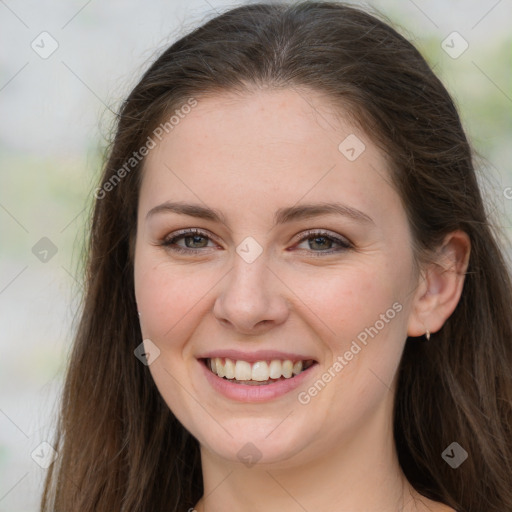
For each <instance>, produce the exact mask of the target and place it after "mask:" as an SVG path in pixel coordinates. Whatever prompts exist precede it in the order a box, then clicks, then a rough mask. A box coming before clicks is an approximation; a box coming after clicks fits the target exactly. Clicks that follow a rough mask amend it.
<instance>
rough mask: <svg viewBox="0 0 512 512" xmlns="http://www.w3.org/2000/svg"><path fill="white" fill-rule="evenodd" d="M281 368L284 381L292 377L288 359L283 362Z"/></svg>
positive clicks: (291, 365)
mask: <svg viewBox="0 0 512 512" xmlns="http://www.w3.org/2000/svg"><path fill="white" fill-rule="evenodd" d="M282 366H283V377H284V378H285V379H289V378H290V377H291V376H292V372H293V363H292V362H291V361H290V360H289V359H287V360H286V361H283V363H282Z"/></svg>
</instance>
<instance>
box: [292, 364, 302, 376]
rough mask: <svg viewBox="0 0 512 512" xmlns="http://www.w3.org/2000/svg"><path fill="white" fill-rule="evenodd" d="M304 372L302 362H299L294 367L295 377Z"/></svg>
mask: <svg viewBox="0 0 512 512" xmlns="http://www.w3.org/2000/svg"><path fill="white" fill-rule="evenodd" d="M301 371H302V361H297V362H296V363H295V364H294V365H293V375H297V374H299V373H300V372H301Z"/></svg>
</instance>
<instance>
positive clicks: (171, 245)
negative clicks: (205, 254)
mask: <svg viewBox="0 0 512 512" xmlns="http://www.w3.org/2000/svg"><path fill="white" fill-rule="evenodd" d="M194 235H200V236H202V237H204V238H207V239H209V240H211V239H212V238H211V237H210V236H209V235H208V234H207V233H206V232H205V231H202V230H200V229H197V228H193V229H187V230H183V231H180V232H178V233H175V234H173V236H172V237H171V238H166V239H164V240H163V241H162V243H161V245H162V246H164V247H165V248H167V249H168V250H170V251H174V252H177V253H181V254H194V253H197V251H200V250H202V249H206V248H205V247H201V248H197V249H190V248H185V247H181V246H179V245H175V242H176V241H177V240H179V239H181V238H190V237H191V236H194ZM312 238H326V239H327V240H331V241H333V242H335V243H337V244H339V245H340V246H341V247H340V248H338V249H336V250H329V251H312V253H311V254H313V255H315V257H316V256H319V257H322V256H326V255H331V254H336V253H340V252H343V251H347V250H349V249H352V248H353V245H352V244H351V243H350V242H349V241H348V240H346V239H343V238H340V237H337V236H333V235H332V234H330V233H329V232H327V231H323V230H314V229H313V230H309V231H306V232H305V233H304V235H303V236H302V238H300V239H299V240H298V241H297V243H298V244H299V243H302V242H304V241H306V240H309V239H312ZM299 250H307V249H299Z"/></svg>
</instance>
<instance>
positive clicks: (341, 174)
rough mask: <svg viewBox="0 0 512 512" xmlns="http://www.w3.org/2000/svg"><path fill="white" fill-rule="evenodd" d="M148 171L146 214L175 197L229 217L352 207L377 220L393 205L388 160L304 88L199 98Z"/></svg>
mask: <svg viewBox="0 0 512 512" xmlns="http://www.w3.org/2000/svg"><path fill="white" fill-rule="evenodd" d="M143 172H144V177H143V182H142V189H141V197H140V200H141V207H142V209H144V208H146V210H147V209H149V208H151V207H152V206H154V205H155V204H156V203H157V202H158V201H160V202H163V201H167V200H170V199H177V198H180V199H181V198H185V199H190V200H192V199H193V200H195V202H198V199H199V200H201V201H203V202H205V203H208V204H209V205H210V206H212V207H215V208H219V209H220V210H224V209H228V210H229V208H232V209H233V211H232V213H234V212H235V211H236V210H238V211H241V210H248V209H251V208H252V209H253V211H261V210H262V209H263V208H265V206H268V207H269V208H270V207H272V208H274V207H275V208H279V207H281V206H289V205H290V204H294V203H296V202H298V201H301V200H307V202H311V201H313V200H322V201H329V200H332V201H344V200H346V201H347V202H351V203H352V204H353V205H354V206H355V207H357V208H361V209H365V208H366V209H369V211H372V212H373V214H374V215H379V213H380V210H381V208H379V204H380V205H384V204H385V203H386V202H388V203H389V202H391V203H393V202H395V203H396V199H397V196H396V193H395V192H394V190H393V189H392V188H391V187H390V186H389V177H388V171H387V161H386V158H385V156H384V155H383V154H382V152H381V151H380V150H379V149H378V148H377V147H376V146H375V145H374V144H373V142H372V141H371V140H370V139H369V137H368V136H367V135H366V134H365V133H364V132H362V130H361V129H360V128H358V127H356V126H355V125H354V124H353V123H350V121H349V117H348V116H346V115H343V112H340V110H337V109H334V107H333V106H332V103H331V102H329V101H328V100H327V99H326V98H325V97H324V96H322V95H321V94H319V93H316V92H313V91H305V90H295V89H281V90H270V89H267V90H258V91H254V92H249V93H246V94H236V93H223V94H218V95H214V96H209V97H204V98H198V99H197V105H196V106H195V107H194V108H192V109H190V111H189V112H188V113H187V114H185V115H183V116H182V117H181V118H180V120H179V122H178V123H177V124H175V125H174V126H173V128H172V130H170V131H169V133H167V134H164V135H163V137H162V140H161V141H160V142H158V143H157V145H156V147H155V148H154V149H153V150H151V151H150V153H149V154H148V156H147V157H146V161H145V165H144V171H143ZM170 196H172V197H170ZM184 196H185V197H184ZM376 197H378V198H379V201H377V202H376V201H375V198H376ZM283 202H284V203H286V204H282V203H283ZM254 209H255V210H254Z"/></svg>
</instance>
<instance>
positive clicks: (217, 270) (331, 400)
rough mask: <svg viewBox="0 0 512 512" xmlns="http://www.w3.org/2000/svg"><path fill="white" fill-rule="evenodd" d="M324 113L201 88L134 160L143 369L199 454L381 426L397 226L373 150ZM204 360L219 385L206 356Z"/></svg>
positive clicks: (289, 99)
mask: <svg viewBox="0 0 512 512" xmlns="http://www.w3.org/2000/svg"><path fill="white" fill-rule="evenodd" d="M187 110H188V109H187ZM332 112H333V111H332V108H331V107H330V105H329V103H327V100H326V99H325V98H323V97H322V96H320V95H319V94H318V93H313V92H311V91H309V92H305V91H302V92H300V93H299V92H297V91H295V90H292V89H286V90H280V91H276V90H269V89H267V90H261V91H258V92H254V93H247V94H245V95H235V94H227V93H226V94H223V95H218V96H216V97H210V98H205V99H200V100H198V102H197V105H196V106H195V107H194V108H191V109H190V112H189V113H188V114H186V115H182V116H181V117H180V120H179V123H177V124H176V125H174V127H173V129H172V130H170V131H169V133H167V134H165V132H164V136H163V137H162V140H161V142H159V143H158V144H157V146H156V147H155V148H154V149H152V150H151V151H150V152H149V154H148V156H147V158H146V162H145V168H144V177H143V182H142V187H141V191H140V201H139V209H138V225H137V239H136V247H135V293H136V299H137V304H138V309H139V311H140V315H141V316H140V320H141V330H142V335H143V338H144V339H145V340H146V341H145V346H146V348H147V349H148V351H149V353H150V354H151V356H150V361H151V360H152V359H153V361H152V362H151V364H150V365H149V369H150V371H151V375H152V376H153V378H154V381H155V383H156V385H157V387H158V389H159V391H160V393H161V394H162V396H163V398H164V400H165V401H166V403H167V404H168V406H169V408H170V409H171V410H172V411H173V413H174V414H175V415H176V417H177V418H178V419H179V420H180V422H181V423H182V424H183V425H184V426H185V428H186V429H187V430H189V431H190V432H191V433H192V434H193V435H194V436H195V437H196V438H197V439H198V440H199V442H200V443H201V446H202V449H203V450H206V451H207V452H208V453H209V454H210V455H211V456H213V457H221V458H223V459H230V460H233V461H235V462H236V461H239V462H244V463H249V464H250V463H252V462H248V461H253V462H259V463H262V464H264V463H273V464H274V466H273V467H277V465H279V466H282V467H286V466H287V465H290V464H297V463H300V462H306V461H309V462H311V461H312V460H313V459H314V458H315V457H320V456H332V454H333V450H334V449H337V447H340V448H341V447H342V446H345V448H346V447H347V445H348V443H349V442H352V441H354V440H355V439H358V438H361V436H365V438H366V439H367V440H369V441H368V442H367V443H366V448H365V449H373V448H372V446H371V443H372V442H375V443H379V442H380V440H381V439H382V435H383V433H385V435H386V436H389V435H390V432H391V431H390V426H391V417H392V405H393V392H394V386H395V376H396V371H397V367H398V364H399V360H400V356H401V353H402V350H403V346H404V343H405V339H406V336H407V329H408V321H409V317H410V315H411V311H412V300H413V297H414V291H415V288H416V286H417V282H418V277H417V275H416V273H415V272H414V268H413V259H412V249H411V235H410V231H409V228H408V223H407V217H406V214H405V212H404V209H403V207H402V204H401V201H400V199H399V196H398V195H397V193H396V192H395V191H394V189H393V188H392V187H391V186H390V184H389V182H390V180H389V170H388V168H387V163H386V160H385V158H384V156H383V154H382V153H381V152H380V151H379V150H378V149H377V148H376V146H375V145H374V144H373V143H372V141H371V140H370V139H369V138H368V136H367V135H366V134H365V133H364V132H362V131H361V130H360V129H358V128H356V127H355V126H353V125H352V124H350V123H349V122H348V121H347V120H346V118H345V117H343V116H337V117H335V116H334V114H333V113H332ZM340 118H341V119H340ZM344 119H345V120H344ZM171 203H180V204H181V205H194V207H195V208H192V207H191V208H189V210H188V214H185V213H183V210H182V213H179V212H177V211H175V210H176V209H175V208H173V207H172V205H171ZM328 203H336V205H337V209H335V208H334V207H331V209H330V210H329V211H327V209H324V206H325V205H326V204H328ZM162 205H163V206H162ZM207 211H210V214H209V215H208V216H206V215H199V213H200V212H203V213H204V212H207ZM211 212H215V213H216V214H217V215H218V216H219V217H220V220H219V219H217V218H214V216H213V214H212V213H211ZM192 229H194V230H197V231H198V233H186V231H189V230H192ZM184 232H185V233H184ZM166 241H167V242H169V245H164V244H165V242H166ZM178 249H180V250H183V251H186V252H178ZM148 340H150V341H148ZM155 347H156V348H155ZM158 351H159V352H158ZM217 357H218V358H220V362H222V363H224V364H223V365H222V368H220V369H219V368H218V369H219V371H220V374H221V375H223V372H224V373H227V374H228V377H231V379H229V380H228V379H226V378H225V377H219V376H217V375H215V374H214V373H213V372H212V370H211V369H210V368H207V364H208V359H214V358H217ZM226 358H228V359H229V360H230V361H231V362H230V361H227V362H226ZM205 359H206V361H205ZM311 360H314V364H313V365H312V366H310V367H309V368H307V370H304V371H303V372H301V373H297V374H296V376H293V375H294V373H293V372H294V370H295V372H299V371H300V364H295V363H298V362H299V361H303V368H304V367H306V366H308V364H310V362H311ZM285 361H287V362H285ZM305 361H309V362H308V363H307V364H306V363H305ZM219 366H220V365H219V364H218V362H217V367H219ZM233 372H234V375H233ZM274 372H275V373H274ZM290 373H291V375H292V377H291V378H289V377H290ZM269 375H270V376H272V377H273V378H271V379H270V380H268V379H269ZM283 375H284V376H283ZM233 376H235V377H236V378H237V380H238V381H242V382H234V380H233V378H232V377H233ZM277 376H280V378H279V379H277ZM244 379H251V380H250V382H251V383H252V384H255V385H251V384H249V383H248V382H249V381H247V380H244ZM258 379H261V380H258ZM274 379H276V380H274ZM244 382H246V383H244ZM268 382H270V383H268ZM370 440H374V441H370Z"/></svg>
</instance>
